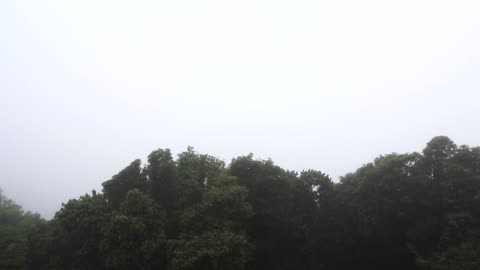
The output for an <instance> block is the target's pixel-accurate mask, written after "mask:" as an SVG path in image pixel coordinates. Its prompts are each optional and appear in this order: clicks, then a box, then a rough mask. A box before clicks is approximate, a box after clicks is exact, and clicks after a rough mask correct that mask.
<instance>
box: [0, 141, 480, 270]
mask: <svg viewBox="0 0 480 270" xmlns="http://www.w3.org/2000/svg"><path fill="white" fill-rule="evenodd" d="M478 254H480V147H469V146H466V145H462V146H457V145H456V144H455V143H454V142H453V141H452V140H450V139H449V138H448V137H445V136H438V137H435V138H433V139H432V140H431V141H430V142H428V143H427V144H426V147H425V149H423V150H422V151H421V152H415V153H406V154H397V153H392V154H387V155H381V156H379V157H377V158H376V159H375V160H373V161H372V162H371V163H368V164H365V165H364V166H362V167H361V168H359V169H357V170H356V171H355V172H352V173H349V174H347V175H345V176H343V177H341V178H340V180H339V181H338V182H334V181H333V180H332V179H331V178H330V177H329V176H328V175H327V174H326V173H324V172H321V171H316V170H305V171H302V172H295V171H289V170H285V169H283V168H281V167H279V166H277V165H276V164H275V163H274V162H273V161H271V160H261V159H255V158H254V157H253V155H252V154H250V155H247V156H240V157H237V158H234V159H233V160H232V161H231V162H230V163H229V164H228V165H227V164H226V163H225V162H224V161H222V160H221V159H219V158H216V157H213V156H210V155H206V154H200V153H198V152H196V151H195V150H194V149H193V148H191V147H189V148H188V149H187V150H186V151H185V152H183V153H180V154H179V155H178V157H177V158H174V157H173V156H172V153H171V151H170V150H169V149H158V150H155V151H153V152H152V153H151V154H150V155H149V156H148V159H147V161H146V163H142V161H141V160H139V159H137V160H134V161H133V162H132V163H130V164H129V165H128V166H127V167H125V168H124V169H122V170H120V172H119V173H118V174H116V175H114V176H113V177H112V178H111V179H109V180H107V181H105V182H104V183H103V190H102V192H96V191H92V193H91V194H85V195H82V196H80V197H79V198H77V199H71V200H69V201H68V202H66V203H64V204H63V205H62V208H61V209H60V210H59V211H58V212H57V213H56V214H55V217H54V218H53V219H52V220H50V221H45V220H43V219H42V218H41V217H40V216H39V215H37V214H32V213H30V212H25V211H23V210H22V208H21V207H20V206H19V205H17V204H15V203H14V202H13V201H11V200H9V199H8V198H6V197H5V196H4V195H3V194H2V193H1V192H0V269H6V270H8V269H40V270H41V269H72V270H77V269H78V270H83V269H85V270H87V269H88V270H95V269H108V270H109V269H111V270H114V269H116V270H123V269H142V270H143V269H145V270H150V269H167V270H197V269H198V270H207V269H227V270H243V269H252V270H261V269H262V270H263V269H276V270H293V269H295V270H297V269H306V270H308V269H312V270H313V269H339V270H343V269H345V270H347V269H393V270H395V269H398V270H400V269H402V270H404V269H419V270H422V269H425V270H427V269H430V270H437V269H438V270H440V269H442V270H443V269H453V270H454V269H479V268H480V259H479V257H478Z"/></svg>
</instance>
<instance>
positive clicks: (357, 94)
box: [0, 0, 480, 218]
mask: <svg viewBox="0 0 480 270" xmlns="http://www.w3.org/2000/svg"><path fill="white" fill-rule="evenodd" d="M478 14H480V2H478V1H462V0H457V1H441V0H440V1H439V0H436V1H421V0H415V1H409V0H406V1H369V0H366V1H341V0H340V1H319V0H312V1H303V0H294V1H293V0H291V1H284V0H275V1H263V0H255V1H253V0H242V1H227V0H222V1H220V0H218V1H211V0H203V1H198V0H176V1H143V0H137V1H121V0H116V1H107V0H104V1H98V0H95V1H91V0H82V1H65V0H58V1H48V0H44V1H38V0H31V1H23V0H2V1H1V2H0V188H1V189H2V190H3V192H4V194H5V195H6V196H8V197H10V198H11V199H13V200H15V201H16V202H18V203H19V204H21V205H23V207H24V208H25V209H26V210H30V211H34V212H39V213H40V214H41V215H42V216H43V217H45V218H51V217H53V215H54V213H55V211H57V210H59V209H60V207H61V203H62V202H66V201H68V199H70V198H77V197H79V196H80V195H82V194H85V193H87V192H91V190H92V189H96V190H98V191H100V190H101V183H102V182H103V181H106V180H108V179H110V178H111V176H112V175H114V174H116V173H117V172H118V171H119V170H121V169H122V168H124V167H125V166H127V165H128V164H129V163H130V162H131V161H133V160H134V159H136V158H140V159H142V160H145V159H146V156H147V155H148V154H149V153H150V152H151V151H153V150H155V149H158V148H170V149H171V150H172V152H173V153H174V154H175V155H176V154H178V153H179V152H182V151H184V150H185V149H186V148H187V146H189V145H191V146H193V147H195V149H196V150H197V151H199V152H201V153H207V154H210V155H213V156H217V157H220V158H222V159H224V160H225V161H226V162H227V163H228V162H229V161H230V160H231V159H232V158H233V157H236V156H239V155H246V154H248V153H250V152H252V153H254V156H255V157H257V158H262V159H267V158H271V159H272V160H273V161H274V162H275V163H276V164H278V165H280V166H281V167H283V168H285V169H290V170H296V171H301V170H303V169H316V170H321V171H323V172H325V173H328V174H329V175H330V176H332V177H333V178H334V179H338V177H340V176H342V175H344V174H346V173H348V172H353V171H355V170H356V169H357V168H358V167H360V166H361V165H362V164H365V163H368V162H370V161H372V160H373V159H374V158H375V157H376V156H378V155H380V154H387V153H391V152H398V153H405V152H413V151H421V150H422V149H423V148H424V146H425V144H426V143H427V142H428V141H429V140H430V139H431V138H432V137H434V136H436V135H447V136H449V137H450V138H451V139H453V140H454V141H455V142H456V143H457V144H458V145H462V144H468V145H470V146H477V145H480V125H479V123H480V122H479V117H480V106H479V104H480V49H479V48H480V16H479V15H478Z"/></svg>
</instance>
